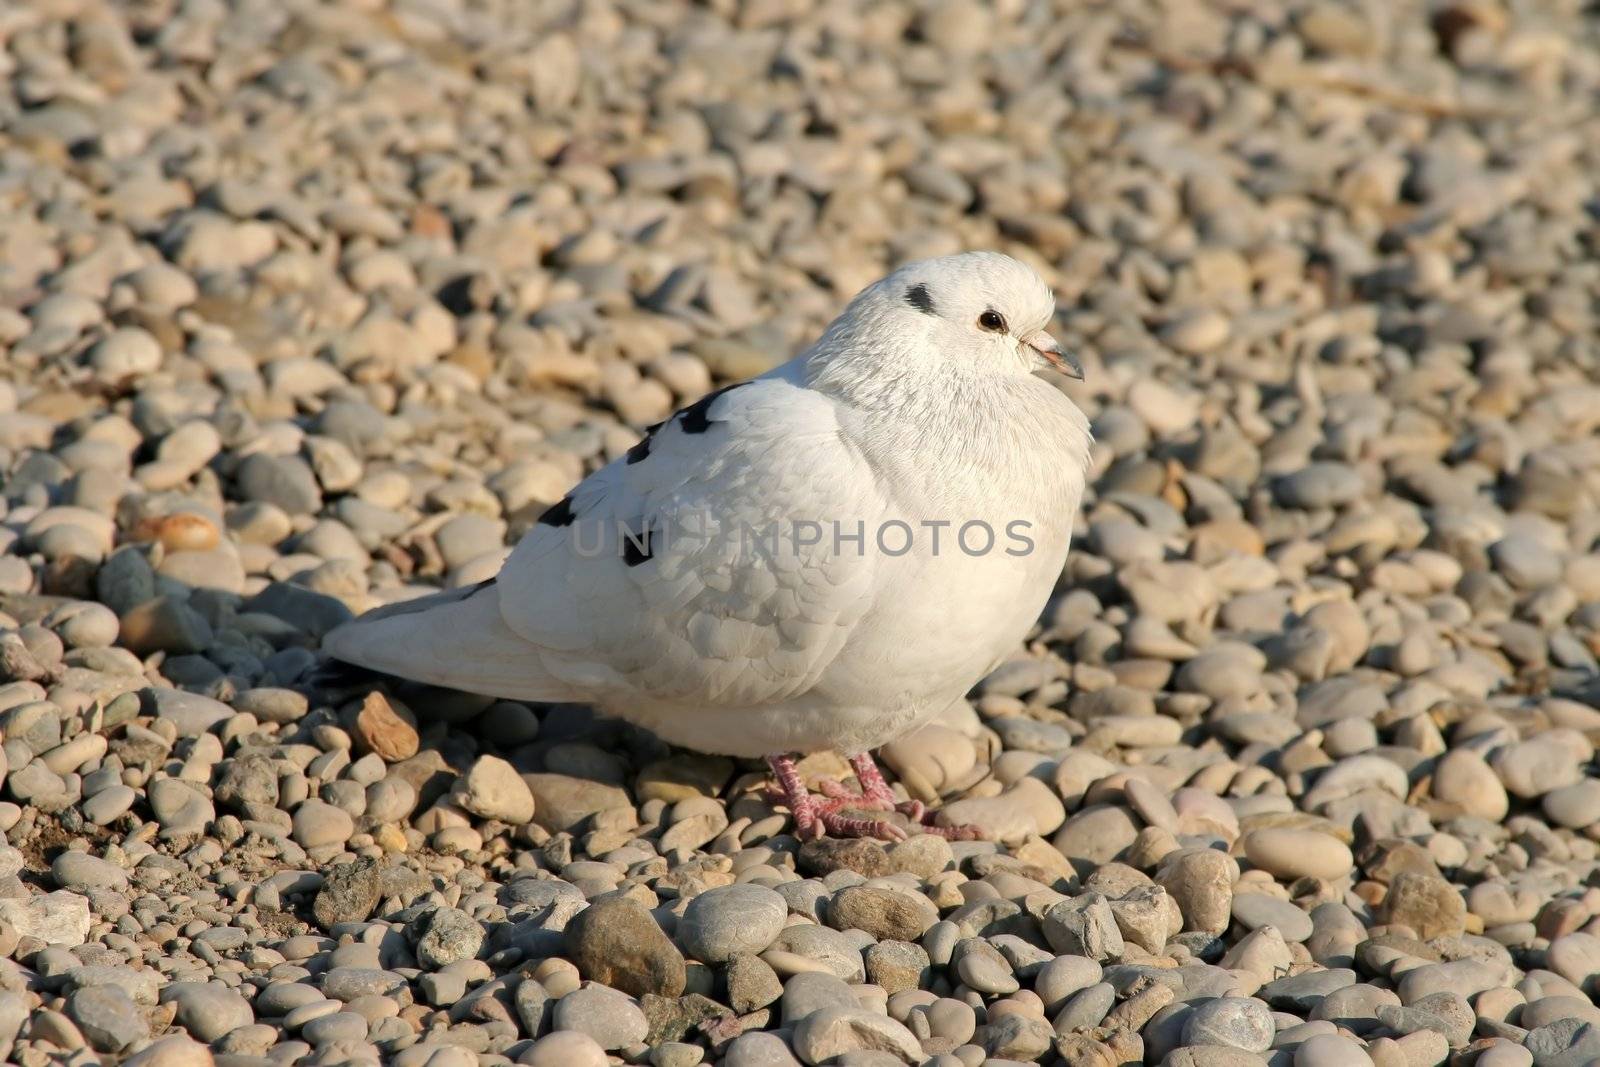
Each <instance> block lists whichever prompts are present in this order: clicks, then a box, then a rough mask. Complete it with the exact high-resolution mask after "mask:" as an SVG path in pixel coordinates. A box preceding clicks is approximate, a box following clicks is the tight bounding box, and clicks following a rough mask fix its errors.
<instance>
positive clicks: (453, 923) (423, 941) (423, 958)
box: [417, 908, 484, 970]
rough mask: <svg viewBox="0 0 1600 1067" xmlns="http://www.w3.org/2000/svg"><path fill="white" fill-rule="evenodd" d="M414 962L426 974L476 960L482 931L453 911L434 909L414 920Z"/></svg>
mask: <svg viewBox="0 0 1600 1067" xmlns="http://www.w3.org/2000/svg"><path fill="white" fill-rule="evenodd" d="M417 927H418V930H419V934H418V937H417V962H418V963H421V964H422V965H423V966H424V967H427V968H429V969H430V970H437V969H438V968H440V967H446V966H449V965H450V964H452V963H457V962H459V961H461V960H470V959H472V958H474V957H475V956H477V954H478V950H479V949H481V948H482V947H483V939H484V930H483V926H482V924H480V923H479V922H478V921H477V920H476V919H474V918H473V917H472V916H470V915H468V914H467V913H466V912H464V911H461V910H459V909H457V908H435V909H433V910H432V911H430V912H428V913H427V914H426V915H425V916H423V918H422V919H420V920H418V923H417Z"/></svg>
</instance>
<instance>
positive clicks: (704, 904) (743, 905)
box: [677, 884, 789, 963]
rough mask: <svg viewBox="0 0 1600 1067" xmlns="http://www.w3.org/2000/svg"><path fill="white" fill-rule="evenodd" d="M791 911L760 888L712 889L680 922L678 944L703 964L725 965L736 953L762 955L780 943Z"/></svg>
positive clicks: (700, 896) (745, 885) (700, 897)
mask: <svg viewBox="0 0 1600 1067" xmlns="http://www.w3.org/2000/svg"><path fill="white" fill-rule="evenodd" d="M788 914H789V909H788V906H787V905H786V904H785V903H784V900H783V898H782V897H781V896H779V895H778V894H777V893H775V892H773V891H772V890H770V889H765V888H763V887H761V886H757V885H749V884H742V885H730V886H721V887H719V888H716V889H708V890H706V891H705V892H704V893H701V894H700V895H699V896H697V897H695V898H694V899H693V900H691V901H690V902H689V906H688V908H686V909H685V910H684V913H683V918H682V919H681V920H679V922H678V931H677V939H678V943H679V944H681V945H682V946H683V948H684V951H685V952H687V953H688V954H689V955H690V956H692V957H693V958H695V959H697V960H700V961H701V962H702V963H725V962H727V960H728V958H729V957H731V956H733V955H734V954H735V953H741V952H742V953H746V954H749V955H760V954H761V953H762V952H764V951H766V949H767V947H768V946H769V945H771V944H772V942H773V941H775V940H777V937H778V933H779V931H781V930H782V929H783V922H784V919H786V918H787V917H788Z"/></svg>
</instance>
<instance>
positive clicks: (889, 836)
mask: <svg viewBox="0 0 1600 1067" xmlns="http://www.w3.org/2000/svg"><path fill="white" fill-rule="evenodd" d="M767 765H768V766H769V767H771V768H772V776H773V778H774V779H776V782H777V785H776V787H775V788H774V789H772V790H771V791H770V795H771V796H772V797H773V799H775V800H777V801H778V802H779V803H781V804H783V805H784V806H785V807H787V808H788V809H789V813H790V815H791V816H792V817H793V818H794V831H795V836H796V837H798V838H800V839H801V840H806V841H814V840H816V839H817V838H819V837H822V836H823V835H824V834H832V835H833V836H835V837H876V838H879V839H880V840H884V841H904V840H905V839H906V836H907V834H906V831H905V830H904V829H902V828H901V827H899V826H897V825H895V824H894V823H892V822H889V821H887V820H885V819H864V818H860V817H858V816H855V815H847V814H845V813H846V812H860V811H894V812H898V813H900V814H901V815H904V816H905V817H906V818H907V819H909V820H910V822H911V824H912V825H913V826H915V827H917V828H919V829H920V830H921V832H923V833H925V834H934V835H936V836H938V837H943V838H946V839H948V840H950V841H976V840H979V839H980V838H982V836H983V834H982V832H981V831H980V830H978V829H977V827H973V826H940V825H938V824H937V823H935V822H934V816H935V813H934V812H932V811H929V810H928V808H927V806H926V805H925V804H923V803H922V801H920V800H901V799H900V798H899V797H897V796H895V794H894V790H892V789H890V788H889V783H888V782H886V781H884V778H883V772H882V771H880V770H878V765H877V764H876V763H874V762H873V760H872V757H871V756H869V755H867V754H866V753H865V752H863V753H861V754H860V755H858V756H851V757H850V767H851V769H852V770H854V771H855V774H856V781H857V782H859V783H860V784H861V791H860V792H856V791H855V790H853V789H851V788H850V787H848V786H846V785H844V784H843V783H841V782H837V781H835V780H834V779H832V778H824V779H822V780H821V781H819V782H818V783H817V789H818V790H819V791H820V792H821V793H822V794H823V795H822V796H820V797H819V796H813V795H812V793H811V791H810V790H808V789H807V788H806V783H805V780H804V779H803V778H801V777H800V772H799V770H798V769H797V768H796V767H795V765H794V757H793V756H787V755H779V756H768V757H767Z"/></svg>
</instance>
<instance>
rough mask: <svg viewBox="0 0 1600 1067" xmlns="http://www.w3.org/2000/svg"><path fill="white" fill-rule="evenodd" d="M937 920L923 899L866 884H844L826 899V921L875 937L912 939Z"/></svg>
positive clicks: (840, 927) (896, 939) (936, 911)
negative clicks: (844, 886) (843, 886)
mask: <svg viewBox="0 0 1600 1067" xmlns="http://www.w3.org/2000/svg"><path fill="white" fill-rule="evenodd" d="M938 919H939V913H938V910H937V909H935V908H934V907H933V906H932V905H930V904H928V903H927V898H925V897H920V896H916V895H914V894H911V893H897V892H895V891H894V890H891V889H873V888H870V887H868V886H847V887H846V888H844V889H841V890H840V891H839V892H838V893H835V894H834V896H833V899H832V900H830V901H829V902H828V924H829V925H830V926H832V927H834V928H835V929H837V930H850V929H856V930H862V931H865V932H866V933H868V934H871V935H872V937H873V938H874V939H875V940H880V941H881V940H885V939H887V940H893V941H915V940H917V939H918V938H920V937H921V936H922V935H923V934H924V933H926V932H927V930H928V927H930V926H932V925H933V924H934V923H935V922H937V921H938Z"/></svg>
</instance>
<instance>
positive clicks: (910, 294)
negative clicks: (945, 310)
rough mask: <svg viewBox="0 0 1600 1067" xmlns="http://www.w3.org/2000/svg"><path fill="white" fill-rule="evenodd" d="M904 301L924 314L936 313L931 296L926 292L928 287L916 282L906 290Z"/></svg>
mask: <svg viewBox="0 0 1600 1067" xmlns="http://www.w3.org/2000/svg"><path fill="white" fill-rule="evenodd" d="M906 303H908V304H910V305H911V306H912V307H914V308H916V309H917V310H918V311H920V312H922V313H923V314H924V315H936V314H938V312H936V311H934V310H933V296H932V294H930V293H929V292H928V287H927V286H926V285H923V284H922V283H921V282H918V283H917V284H916V285H913V286H912V287H911V288H909V289H907V290H906Z"/></svg>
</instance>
